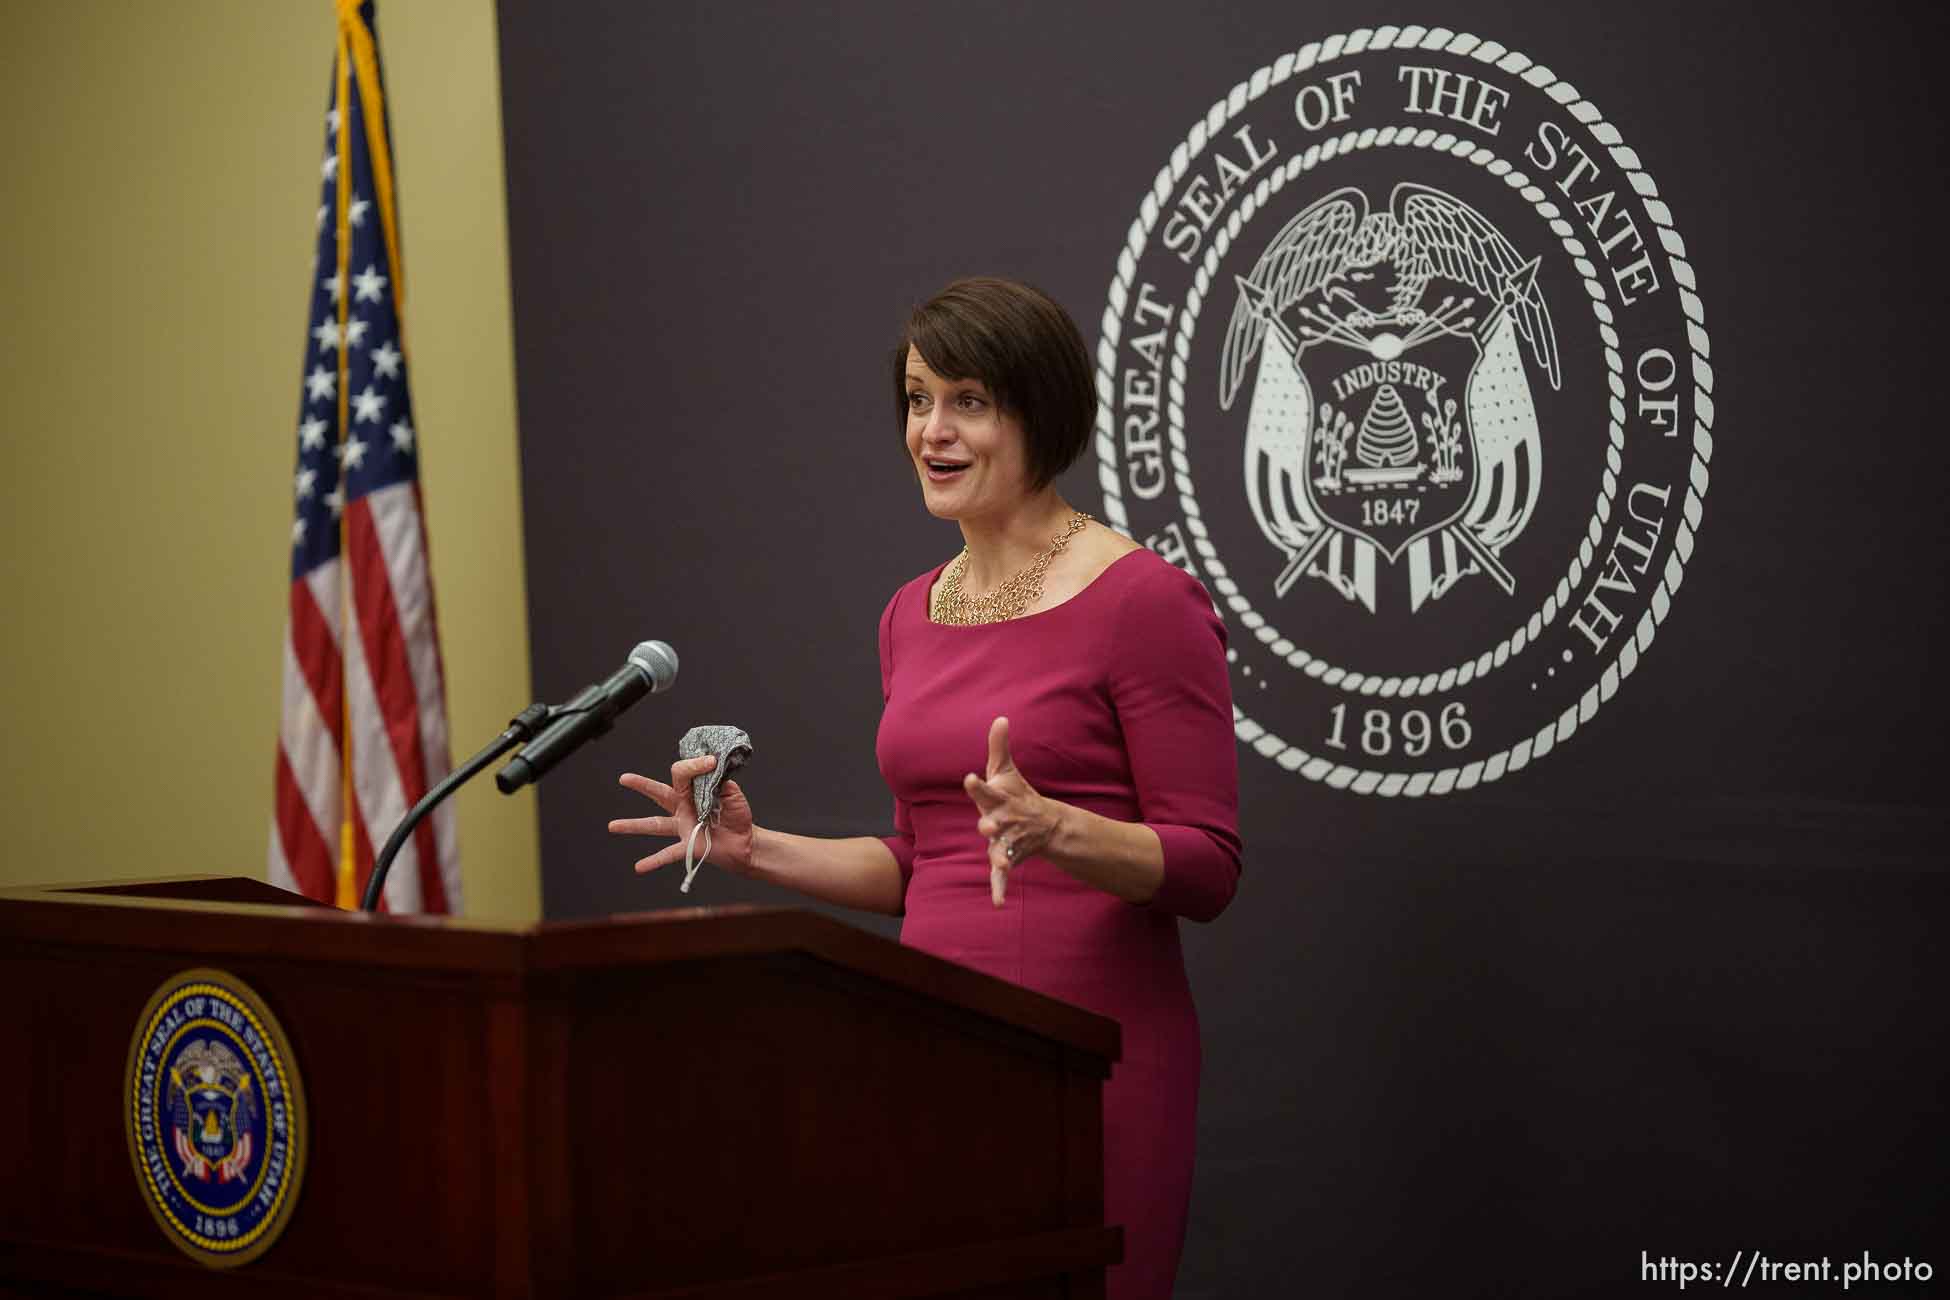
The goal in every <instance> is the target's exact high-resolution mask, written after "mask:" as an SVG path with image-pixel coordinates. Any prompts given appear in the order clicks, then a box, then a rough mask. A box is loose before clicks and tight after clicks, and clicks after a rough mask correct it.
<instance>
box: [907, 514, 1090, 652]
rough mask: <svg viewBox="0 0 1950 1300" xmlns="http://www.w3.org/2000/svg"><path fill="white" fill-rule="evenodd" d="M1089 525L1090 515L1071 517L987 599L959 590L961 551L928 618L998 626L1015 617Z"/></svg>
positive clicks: (964, 558)
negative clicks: (1074, 538)
mask: <svg viewBox="0 0 1950 1300" xmlns="http://www.w3.org/2000/svg"><path fill="white" fill-rule="evenodd" d="M1089 522H1090V516H1089V515H1087V514H1085V513H1084V512H1083V511H1081V510H1079V511H1077V512H1076V513H1075V514H1073V515H1071V516H1070V522H1069V523H1068V524H1066V525H1065V526H1064V528H1063V531H1062V532H1060V533H1058V534H1057V535H1056V537H1055V538H1054V539H1053V540H1052V541H1051V542H1050V544H1049V549H1048V550H1046V551H1044V552H1043V553H1042V554H1041V555H1039V556H1037V557H1036V558H1035V560H1034V561H1033V562H1032V563H1031V564H1030V565H1029V567H1028V568H1026V569H1022V570H1019V571H1018V572H1016V573H1015V574H1013V575H1011V576H1010V577H1009V578H1007V579H1006V580H1004V581H1003V583H1002V585H1001V586H999V587H997V588H996V589H995V590H994V591H991V592H989V593H988V594H987V595H986V596H970V595H967V594H966V593H964V592H963V591H962V589H961V579H962V573H963V572H964V571H965V570H966V569H967V568H968V548H967V547H966V546H964V547H962V548H961V554H960V555H957V556H956V557H955V558H954V560H953V562H952V563H950V564H949V565H948V568H947V570H946V571H945V572H944V573H943V574H942V575H941V582H940V584H939V585H937V586H936V587H935V589H934V609H933V610H932V611H931V617H933V619H934V621H935V622H937V623H951V624H955V625H957V626H961V627H968V626H972V625H974V624H977V623H1000V622H1002V621H1003V620H1004V619H1011V618H1016V617H1018V616H1020V615H1021V613H1022V612H1023V611H1024V610H1025V609H1028V608H1029V607H1030V606H1031V605H1033V604H1035V603H1036V601H1037V600H1038V599H1040V598H1041V597H1042V594H1043V575H1044V574H1046V573H1048V572H1049V566H1050V561H1052V560H1054V559H1055V558H1056V557H1057V556H1059V555H1061V554H1062V553H1063V548H1064V547H1066V546H1068V545H1069V544H1070V539H1071V538H1072V537H1075V536H1076V535H1077V534H1078V533H1080V532H1082V531H1083V526H1084V525H1085V524H1087V523H1089Z"/></svg>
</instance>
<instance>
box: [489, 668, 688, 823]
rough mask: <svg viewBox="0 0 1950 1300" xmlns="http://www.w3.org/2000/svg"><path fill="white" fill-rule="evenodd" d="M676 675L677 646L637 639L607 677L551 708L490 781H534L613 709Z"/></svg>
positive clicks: (665, 685) (605, 723)
mask: <svg viewBox="0 0 1950 1300" xmlns="http://www.w3.org/2000/svg"><path fill="white" fill-rule="evenodd" d="M676 680H677V652H676V651H675V650H673V649H671V648H670V646H669V644H668V643H666V642H663V641H645V642H643V643H642V644H640V645H638V646H637V648H636V649H634V650H632V651H630V657H629V660H628V661H627V662H626V663H624V665H623V666H622V667H621V668H619V669H617V670H616V671H615V672H614V673H612V674H610V677H609V679H608V680H607V681H604V682H599V683H597V684H596V685H594V686H585V687H583V688H582V690H581V691H580V692H579V693H578V694H577V695H576V697H575V698H574V699H572V700H570V701H569V702H568V703H567V704H564V705H563V706H561V707H560V708H558V709H554V710H551V714H550V721H549V724H548V726H547V728H546V729H544V730H543V732H542V734H541V735H539V736H537V737H535V739H533V740H532V741H530V742H529V743H528V744H526V745H524V746H523V747H522V751H521V752H520V753H519V754H516V755H515V756H514V757H513V758H511V759H509V760H508V765H507V766H506V767H504V768H502V769H501V770H500V771H499V772H497V773H496V774H495V777H494V784H495V785H496V786H498V787H499V788H500V790H501V793H502V794H513V793H514V792H515V791H517V790H519V789H521V787H523V786H524V785H527V784H529V783H530V782H533V781H539V780H540V779H541V778H542V776H543V775H544V774H545V773H547V771H548V770H549V769H550V768H552V767H554V766H555V765H556V764H557V763H559V762H561V761H562V760H563V759H565V758H567V757H568V756H569V755H570V754H572V753H574V752H575V751H576V750H578V749H580V748H581V747H582V745H583V743H584V742H585V741H590V740H594V739H595V738H596V737H598V736H600V735H602V734H604V733H605V732H607V731H608V730H609V729H610V726H611V724H613V723H614V722H615V721H616V715H617V714H619V713H621V712H622V711H623V710H624V709H627V708H629V707H630V706H631V705H632V704H635V703H636V702H637V701H638V700H640V699H642V698H643V697H644V696H646V695H655V694H661V693H662V692H664V691H667V690H669V689H670V688H671V685H672V684H673V683H674V682H676Z"/></svg>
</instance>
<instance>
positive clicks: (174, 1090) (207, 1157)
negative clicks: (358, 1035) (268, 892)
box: [123, 970, 308, 1268]
mask: <svg viewBox="0 0 1950 1300" xmlns="http://www.w3.org/2000/svg"><path fill="white" fill-rule="evenodd" d="M123 1112H124V1122H125V1124H126V1125H127V1128H128V1136H129V1159H130V1160H131V1162H133V1164H134V1167H135V1178H136V1183H137V1185H138V1186H139V1187H140V1188H141V1190H142V1199H143V1202H144V1203H145V1204H146V1205H147V1206H148V1207H149V1212H150V1213H151V1214H152V1215H154V1216H155V1219H156V1223H157V1224H158V1225H159V1226H160V1227H161V1228H162V1230H163V1235H164V1236H166V1237H168V1238H169V1239H170V1241H172V1242H174V1243H175V1244H176V1246H177V1247H178V1248H179V1249H181V1250H182V1251H183V1252H184V1253H185V1254H187V1255H188V1256H190V1258H192V1259H194V1260H196V1261H197V1262H198V1263H201V1264H206V1265H209V1266H210V1267H212V1268H230V1267H234V1266H235V1265H238V1264H242V1263H246V1262H248V1261H249V1260H252V1259H255V1258H257V1257H258V1256H259V1255H261V1254H263V1253H264V1251H265V1250H267V1249H269V1248H270V1246H271V1243H272V1242H274V1241H276V1240H277V1238H278V1234H279V1233H281V1232H282V1231H284V1226H285V1224H286V1223H287V1222H289V1220H290V1218H291V1211H292V1207H293V1206H294V1205H295V1204H296V1203H297V1199H298V1190H299V1187H300V1186H301V1184H302V1183H303V1181H304V1173H305V1158H306V1155H307V1151H308V1147H307V1135H306V1131H305V1090H304V1085H303V1083H302V1082H301V1080H300V1079H299V1077H298V1069H297V1064H296V1062H295V1061H294V1059H293V1058H292V1055H291V1044H290V1041H289V1040H288V1039H286V1037H285V1034H284V1030H283V1028H282V1027H281V1026H280V1025H279V1024H278V1022H277V1018H276V1017H275V1016H273V1015H272V1014H271V1011H270V1008H268V1007H266V1006H265V1005H264V1002H263V1000H262V999H260V998H259V997H258V996H257V994H256V993H255V992H253V991H252V990H251V988H250V987H249V986H248V985H246V984H245V983H244V982H243V981H242V980H239V979H238V978H236V977H235V976H234V975H229V974H226V973H224V972H223V971H217V970H190V971H184V972H183V973H181V974H179V975H175V976H172V977H171V978H170V979H169V980H167V981H166V982H165V983H164V984H163V986H162V987H161V988H160V989H158V990H157V991H156V994H155V996H154V997H152V998H150V999H149V1005H148V1006H147V1007H145V1008H144V1009H143V1012H142V1018H141V1019H140V1020H139V1021H138V1022H137V1023H136V1029H135V1035H134V1037H133V1038H132V1039H131V1040H130V1042H129V1061H128V1069H127V1071H126V1073H125V1075H124V1079H123Z"/></svg>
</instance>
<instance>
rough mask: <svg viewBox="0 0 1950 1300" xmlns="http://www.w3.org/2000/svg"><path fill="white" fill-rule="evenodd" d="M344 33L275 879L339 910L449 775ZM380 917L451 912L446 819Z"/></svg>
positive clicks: (364, 71) (378, 216)
mask: <svg viewBox="0 0 1950 1300" xmlns="http://www.w3.org/2000/svg"><path fill="white" fill-rule="evenodd" d="M338 19H339V30H338V51H337V57H336V58H335V60H334V62H333V75H332V94H331V109H330V111H329V112H328V113H327V114H326V118H325V156H324V159H323V161H322V162H321V163H320V165H319V171H320V176H321V179H322V181H323V186H324V193H323V197H322V200H321V202H320V203H319V206H318V256H317V259H316V261H315V262H314V263H313V268H312V274H311V281H312V284H311V295H310V300H311V314H310V317H309V318H308V321H307V326H306V334H307V339H306V344H305V367H304V385H303V387H304V392H303V396H302V397H301V398H300V399H299V403H298V469H297V474H296V476H295V477H294V479H293V482H292V494H293V497H294V500H295V510H294V513H293V516H292V521H291V608H290V614H289V619H288V622H287V625H286V630H285V643H284V712H283V717H282V719H281V722H280V726H279V735H278V762H277V800H276V811H275V813H274V815H273V818H272V826H271V849H270V879H271V882H272V883H273V884H277V885H282V886H284V887H285V888H287V889H295V890H297V891H299V892H301V893H304V894H307V895H309V896H310V897H312V898H317V899H320V900H323V901H326V902H336V903H337V904H338V905H339V906H341V907H351V906H354V905H355V904H356V902H357V900H358V898H359V896H360V895H361V894H362V893H363V892H364V890H365V885H366V880H367V878H368V877H369V876H370V875H371V874H372V863H373V853H374V849H375V846H376V845H378V844H383V843H384V842H385V839H386V837H387V836H388V835H390V834H391V833H392V831H393V828H394V827H395V826H397V825H398V824H399V822H400V820H401V819H402V818H403V817H405V815H406V811H407V809H408V808H410V807H412V806H413V804H414V803H416V802H417V801H418V800H419V799H420V797H421V796H422V795H424V794H425V793H426V792H427V790H428V789H429V788H430V787H431V786H432V785H434V784H435V783H436V782H438V781H439V780H440V779H441V778H442V777H443V776H445V775H446V773H447V771H448V768H449V758H448V746H447V706H446V689H445V686H444V675H443V673H442V670H441V663H440V644H439V636H438V633H437V630H436V628H435V623H434V609H433V585H432V581H431V578H430V577H429V575H428V572H427V539H426V528H425V524H424V520H423V514H422V506H421V499H420V483H419V455H418V453H419V442H418V437H419V435H418V434H417V433H416V432H415V430H414V427H413V403H412V399H411V398H410V396H409V395H408V393H407V386H406V355H405V351H404V346H403V340H402V338H401V332H400V317H401V312H402V306H401V304H402V302H403V294H402V292H401V286H400V266H401V263H400V255H399V219H398V212H397V209H396V207H395V203H394V178H393V169H392V163H391V152H392V151H391V147H390V140H389V133H388V129H387V125H386V108H385V102H384V99H383V97H382V80H381V77H380V75H379V54H378V49H377V47H376V45H375V43H374V37H373V25H372V5H371V4H370V3H365V4H359V3H356V0H338ZM385 903H386V907H387V908H388V910H390V911H395V912H414V911H426V912H457V911H459V910H460V857H459V852H458V848H457V846H456V843H455V835H454V822H453V806H452V804H446V805H443V806H442V807H441V808H440V809H439V810H438V811H437V812H436V813H435V814H434V815H433V816H432V817H431V818H429V819H427V820H426V821H424V822H422V823H421V824H420V826H419V827H418V829H417V830H416V831H415V832H414V836H413V838H412V839H411V840H410V841H408V842H407V844H406V846H405V847H404V849H402V850H401V852H400V855H399V857H398V859H397V860H396V861H395V862H394V863H393V869H392V873H391V875H390V876H388V878H387V881H386V891H385Z"/></svg>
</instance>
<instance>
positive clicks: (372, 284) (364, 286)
mask: <svg viewBox="0 0 1950 1300" xmlns="http://www.w3.org/2000/svg"><path fill="white" fill-rule="evenodd" d="M385 287H386V277H385V276H383V275H381V274H380V273H379V267H378V265H377V264H376V263H375V264H374V265H372V266H368V267H367V268H366V269H365V270H363V271H361V272H360V273H359V274H357V275H355V276H353V277H352V288H353V290H354V293H355V295H356V296H355V301H357V302H378V301H379V292H380V290H382V289H384V288H385ZM333 301H334V302H336V301H337V299H333Z"/></svg>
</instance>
